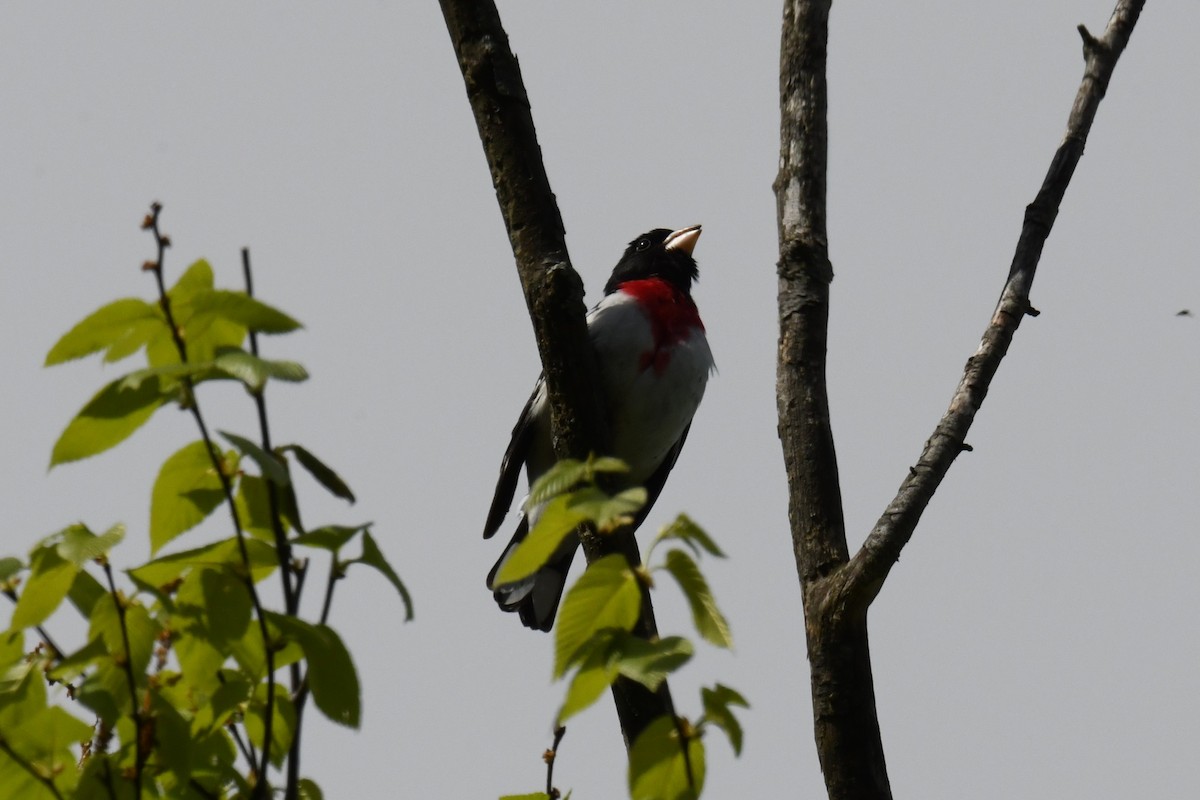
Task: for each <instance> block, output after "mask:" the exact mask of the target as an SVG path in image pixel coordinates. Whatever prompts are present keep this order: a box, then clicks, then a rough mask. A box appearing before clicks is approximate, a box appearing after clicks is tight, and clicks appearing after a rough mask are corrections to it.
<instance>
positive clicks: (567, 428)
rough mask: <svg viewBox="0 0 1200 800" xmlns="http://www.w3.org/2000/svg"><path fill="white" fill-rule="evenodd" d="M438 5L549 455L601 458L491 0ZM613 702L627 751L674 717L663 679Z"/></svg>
mask: <svg viewBox="0 0 1200 800" xmlns="http://www.w3.org/2000/svg"><path fill="white" fill-rule="evenodd" d="M441 6H442V15H443V16H444V17H445V19H446V29H447V30H448V31H449V33H450V39H451V42H452V44H453V45H454V52H455V54H456V55H457V56H458V66H459V69H460V70H461V71H462V75H463V80H464V82H465V83H466V89H467V98H468V99H469V100H470V103H471V109H472V111H473V112H474V115H475V124H476V126H477V127H478V129H479V138H480V141H481V142H482V144H483V150H484V154H485V155H486V156H487V161H488V167H489V168H490V170H491V173H492V184H493V185H494V186H495V188H496V199H497V201H498V202H499V203H500V211H501V214H503V216H504V224H505V227H506V228H507V230H508V238H509V242H510V244H511V245H512V250H513V255H514V256H515V257H516V260H517V272H518V273H519V275H520V278H521V288H522V290H523V291H524V293H525V303H526V305H527V306H528V308H529V316H530V319H531V320H532V322H533V328H534V335H535V336H536V338H537V344H538V352H539V354H540V355H541V359H542V368H543V370H544V372H545V377H546V387H547V390H548V395H549V403H550V423H551V430H552V431H553V434H554V452H555V453H556V454H557V455H558V457H559V458H567V457H570V458H586V457H587V456H588V455H589V454H592V453H607V452H608V423H607V419H606V415H605V410H604V403H603V398H604V393H603V391H602V390H601V387H600V381H599V371H598V369H597V366H596V358H595V353H594V351H593V350H592V346H591V342H590V341H589V339H588V334H587V324H586V322H585V319H584V311H585V309H584V305H583V281H582V280H581V279H580V278H579V275H578V274H577V273H576V272H575V270H574V269H573V268H572V267H571V262H570V258H569V257H568V255H567V246H566V242H565V241H564V238H563V224H562V217H561V215H560V214H559V211H558V204H557V202H556V201H555V199H554V193H553V192H551V190H550V181H549V178H547V176H546V169H545V166H544V165H543V163H542V154H541V148H540V147H539V146H538V142H537V132H536V130H535V129H534V125H533V115H532V113H531V111H530V105H529V97H528V95H527V94H526V92H525V84H524V82H523V80H522V79H521V69H520V67H519V66H518V64H517V59H516V57H515V56H514V55H513V53H512V50H511V49H510V48H509V45H508V36H507V34H505V32H504V27H503V26H502V25H501V23H500V15H499V13H498V12H497V10H496V6H495V3H494V2H492V0H441ZM581 538H582V541H583V549H584V552H585V553H586V555H587V559H588V562H589V563H591V562H592V561H595V560H596V559H598V558H601V557H603V556H605V555H608V554H610V553H613V552H619V553H622V554H623V555H624V556H625V558H626V559H627V560H628V561H629V563H630V565H632V566H634V567H636V566H638V565H639V564H640V563H641V556H640V554H639V552H638V548H637V542H636V541H635V540H634V538H633V535H632V532H629V531H625V532H617V533H614V534H612V535H610V536H598V535H596V534H595V532H594V531H590V530H587V529H586V528H585V529H584V530H582V531H581ZM634 633H636V634H637V635H639V636H642V637H643V638H647V639H649V638H653V637H654V636H655V635H657V629H656V626H655V623H654V610H653V606H652V605H651V603H650V595H649V593H648V591H646V590H643V592H642V617H641V619H640V620H639V621H638V625H637V627H636V628H635V629H634ZM613 696H614V699H615V701H616V706H617V716H618V718H619V719H620V722H621V730H622V732H623V734H624V736H625V743H626V746H629V745H631V744H632V743H633V741H634V739H636V738H637V734H639V733H640V732H641V731H642V730H643V729H644V728H645V727H646V726H647V725H648V724H649V723H650V722H651V721H653V720H654V719H657V718H658V717H660V716H662V715H664V714H673V713H674V708H673V706H672V704H671V695H670V692H669V690H668V689H667V684H666V683H665V682H664V683H663V684H662V685H661V686H660V688H659V691H657V692H650V691H649V690H648V689H646V688H645V687H644V686H642V685H641V684H638V683H636V682H633V681H630V680H628V679H626V678H623V677H622V678H618V679H617V682H616V683H615V684H613Z"/></svg>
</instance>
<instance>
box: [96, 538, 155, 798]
mask: <svg viewBox="0 0 1200 800" xmlns="http://www.w3.org/2000/svg"><path fill="white" fill-rule="evenodd" d="M98 560H99V562H100V566H101V567H103V569H104V577H105V578H106V579H107V580H108V592H109V594H111V595H112V599H113V604H114V605H115V606H116V607H117V621H118V623H119V624H120V626H121V644H122V645H123V646H124V648H125V657H124V658H123V659H122V664H121V666H122V668H123V671H124V672H125V681H126V683H127V685H128V687H129V702H130V704H131V706H132V707H133V730H134V734H133V735H134V752H135V755H134V760H133V785H134V787H135V789H134V792H135V795H136V796H137V797H141V796H142V769H143V767H145V765H146V759H147V757H148V756H149V753H148V752H147V747H146V743H144V742H143V738H142V734H143V730H142V726H143V724H144V722H145V721H144V720H143V719H142V712H141V702H140V701H139V699H138V691H137V678H136V677H134V674H133V650H132V649H131V648H130V646H129V626H128V625H127V624H126V622H125V602H124V600H122V598H121V596H120V595H119V594H118V593H117V584H116V582H115V581H113V573H112V565H111V564H109V563H108V559H107V558H106V557H101V558H100V559H98Z"/></svg>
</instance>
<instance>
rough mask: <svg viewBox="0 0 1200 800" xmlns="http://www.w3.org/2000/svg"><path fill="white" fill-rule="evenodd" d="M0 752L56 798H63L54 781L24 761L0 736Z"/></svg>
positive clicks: (59, 799)
mask: <svg viewBox="0 0 1200 800" xmlns="http://www.w3.org/2000/svg"><path fill="white" fill-rule="evenodd" d="M0 752H3V753H4V754H5V755H6V756H8V757H9V758H10V759H11V760H12V761H13V762H14V763H16V765H17V766H19V767H20V768H21V769H23V770H25V771H26V772H28V773H29V774H30V775H32V776H33V778H34V780H36V781H37V782H38V783H40V784H42V785H43V786H45V787H46V788H47V789H48V790H49V791H50V793H51V794H52V795H54V796H55V797H57V798H58V800H63V796H62V793H61V792H59V791H58V787H57V786H55V785H54V781H53V780H51V779H50V778H49V777H48V776H46V775H43V774H42V773H41V772H40V771H39V770H38V769H36V768H35V767H34V766H33V764H31V763H29V762H28V761H26V760H25V758H24V756H22V755H21V754H20V753H18V752H17V751H16V750H13V749H12V746H11V745H9V743H8V742H7V741H5V740H4V739H3V738H0Z"/></svg>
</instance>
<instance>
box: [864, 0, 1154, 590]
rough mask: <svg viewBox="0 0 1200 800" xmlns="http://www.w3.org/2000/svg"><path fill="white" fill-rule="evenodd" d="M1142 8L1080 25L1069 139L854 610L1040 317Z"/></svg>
mask: <svg viewBox="0 0 1200 800" xmlns="http://www.w3.org/2000/svg"><path fill="white" fill-rule="evenodd" d="M1144 4H1145V0H1120V2H1118V3H1117V6H1116V8H1115V9H1114V11H1113V14H1112V17H1111V18H1110V19H1109V21H1108V26H1107V27H1106V28H1105V30H1104V34H1103V35H1102V36H1101V37H1099V38H1095V37H1093V36H1092V35H1091V34H1090V33H1088V31H1087V28H1085V27H1084V26H1082V25H1080V26H1079V32H1080V35H1081V36H1082V37H1083V56H1084V74H1083V80H1082V82H1081V83H1080V85H1079V91H1078V92H1077V93H1076V95H1075V102H1074V104H1073V105H1072V107H1071V113H1070V116H1069V118H1068V120H1067V132H1066V135H1065V136H1064V137H1063V141H1062V144H1060V145H1059V147H1058V150H1057V151H1056V152H1055V153H1054V158H1053V160H1052V161H1051V162H1050V169H1049V171H1048V172H1047V173H1046V178H1045V180H1044V181H1043V183H1042V187H1041V189H1040V190H1039V191H1038V193H1037V197H1035V198H1034V201H1033V202H1032V203H1030V204H1029V205H1028V206H1027V207H1026V209H1025V222H1024V225H1023V226H1022V228H1021V236H1020V239H1019V240H1018V242H1017V248H1016V253H1015V254H1014V255H1013V260H1012V266H1011V268H1010V269H1009V273H1008V278H1007V279H1006V280H1005V283H1004V290H1003V291H1002V293H1001V295H1000V301H999V303H998V304H997V306H996V310H995V312H993V314H992V319H991V321H990V322H989V323H988V326H987V329H986V330H985V331H984V333H983V339H982V341H980V343H979V348H978V349H977V350H976V351H975V354H974V355H973V356H971V357H970V358H969V359H968V360H967V364H966V368H965V369H964V370H963V376H962V379H961V380H960V381H959V384H958V387H957V388H956V389H955V391H954V397H953V398H952V399H951V401H950V407H949V408H948V409H947V410H946V413H945V414H944V415H943V416H942V418H941V420H940V421H939V422H938V424H937V427H936V428H935V429H934V431H933V434H932V435H931V436H930V437H929V439H928V441H926V442H925V448H924V450H923V451H922V453H921V457H920V458H919V459H918V460H917V464H916V466H915V467H913V468H912V469H911V470H910V471H909V474H908V476H907V477H906V478H905V479H904V482H903V483H901V485H900V490H899V491H898V492H897V493H896V497H895V499H893V500H892V502H891V504H889V505H888V507H887V509H886V510H885V511H884V512H883V515H882V516H881V517H880V518H879V521H878V522H876V523H875V527H874V529H873V530H872V531H871V533H870V535H869V536H868V537H867V539H866V541H865V542H864V543H863V546H862V548H861V549H860V550H859V551H858V553H856V554H855V556H854V559H853V560H852V561H851V563H850V567H849V569H848V570H847V586H846V592H847V594H848V595H849V596H851V597H853V598H854V600H853V601H852V602H854V603H856V604H857V603H862V604H870V602H871V601H872V600H873V599H874V598H875V597H876V596H877V595H878V593H879V590H880V588H881V587H882V586H883V582H884V580H885V579H886V578H887V575H888V572H889V571H890V570H891V568H892V565H893V564H894V563H896V560H897V559H898V558H899V557H900V551H901V550H902V549H903V547H904V545H905V544H907V542H908V540H909V538H911V537H912V534H913V530H914V529H915V528H916V526H917V522H918V520H920V518H921V514H922V512H924V510H925V507H926V506H927V505H928V504H929V500H930V498H931V497H933V493H934V492H935V491H936V490H937V487H938V485H939V484H940V483H941V481H942V478H943V477H945V475H946V472H947V470H949V469H950V465H951V464H952V463H953V462H954V459H955V458H957V457H958V454H959V453H961V452H962V451H963V450H966V449H969V447H968V446H967V445H966V443H965V441H964V440H965V437H966V435H967V431H968V430H969V429H970V427H971V423H972V422H973V421H974V420H975V414H976V413H977V412H978V411H979V408H980V406H981V405H983V400H984V398H985V397H986V396H987V391H988V387H989V386H990V385H991V382H992V378H993V376H994V375H995V374H996V370H997V368H998V367H999V366H1000V361H1001V360H1002V359H1003V358H1004V355H1005V353H1007V352H1008V346H1009V344H1010V343H1011V342H1012V337H1013V334H1014V333H1015V332H1016V330H1017V327H1018V326H1019V325H1020V324H1021V319H1022V317H1024V316H1025V315H1026V314H1028V315H1030V316H1036V315H1037V313H1038V312H1037V311H1036V310H1034V309H1033V308H1032V307H1031V306H1030V304H1029V290H1030V287H1031V286H1032V284H1033V278H1034V275H1035V273H1036V272H1037V266H1038V261H1039V260H1040V259H1041V256H1042V247H1043V245H1044V244H1045V242H1046V238H1047V237H1048V236H1049V235H1050V229H1051V228H1052V227H1053V226H1054V220H1055V218H1056V217H1057V216H1058V209H1059V206H1060V205H1061V203H1062V199H1063V196H1064V195H1065V194H1066V191H1067V186H1068V184H1069V183H1070V182H1071V176H1072V175H1073V174H1074V172H1075V166H1076V165H1077V164H1078V163H1079V159H1080V157H1081V156H1082V155H1083V150H1084V145H1085V143H1086V142H1087V137H1088V133H1089V132H1090V131H1091V128H1092V121H1093V120H1094V119H1095V117H1096V109H1097V108H1098V107H1099V106H1100V101H1101V100H1102V99H1103V98H1104V94H1105V92H1106V91H1107V89H1108V82H1109V79H1110V78H1111V77H1112V73H1113V68H1114V67H1115V66H1116V64H1117V59H1118V58H1119V57H1120V55H1121V52H1122V51H1123V50H1124V49H1125V45H1126V44H1127V43H1128V42H1129V35H1130V34H1131V33H1132V32H1133V27H1134V25H1135V24H1136V23H1137V20H1138V15H1139V14H1140V13H1141V10H1142V6H1143V5H1144Z"/></svg>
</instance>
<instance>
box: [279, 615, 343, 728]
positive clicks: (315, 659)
mask: <svg viewBox="0 0 1200 800" xmlns="http://www.w3.org/2000/svg"><path fill="white" fill-rule="evenodd" d="M267 617H268V618H269V619H270V620H271V622H272V623H274V624H275V625H276V626H278V627H279V630H280V631H282V632H283V634H284V635H285V636H288V637H290V638H291V639H293V640H294V641H296V642H297V643H298V644H299V645H300V647H301V649H303V650H304V657H305V660H306V661H307V662H308V683H309V686H310V687H311V688H312V696H313V701H314V702H315V703H316V704H317V708H319V709H321V713H323V714H324V715H325V716H326V717H328V718H329V719H331V720H333V721H334V722H337V723H339V724H341V725H346V726H347V727H350V728H357V727H358V726H359V722H360V720H361V717H362V696H361V694H360V690H359V685H358V673H356V672H355V670H354V662H353V661H351V659H350V653H349V651H347V650H346V646H345V645H344V644H343V643H342V640H341V637H339V636H338V635H337V633H336V632H334V630H333V628H330V627H329V626H328V625H313V624H310V623H308V622H305V621H303V620H301V619H297V618H296V617H288V616H284V615H282V614H275V613H271V612H267Z"/></svg>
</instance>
